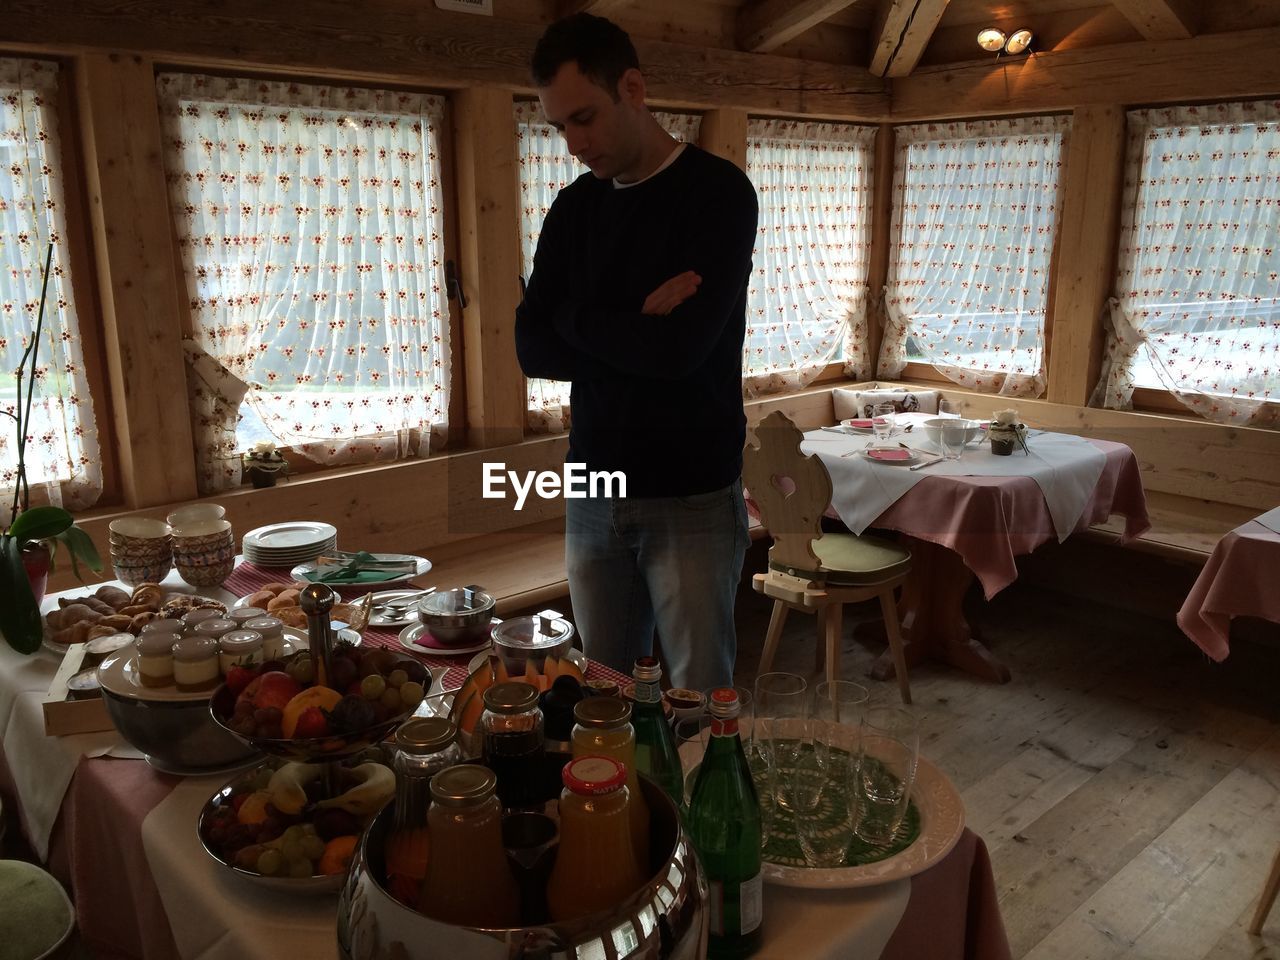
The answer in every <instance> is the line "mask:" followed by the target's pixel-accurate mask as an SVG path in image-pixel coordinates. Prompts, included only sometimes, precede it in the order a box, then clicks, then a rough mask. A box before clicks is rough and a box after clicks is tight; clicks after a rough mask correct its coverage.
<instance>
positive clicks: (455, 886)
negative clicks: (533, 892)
mask: <svg viewBox="0 0 1280 960" xmlns="http://www.w3.org/2000/svg"><path fill="white" fill-rule="evenodd" d="M496 787H497V777H496V776H494V773H493V771H492V770H488V769H486V768H485V767H482V766H479V765H478V764H473V763H463V764H459V765H458V766H455V767H449V768H448V769H446V770H441V771H440V772H439V773H437V774H436V775H435V776H434V777H432V778H431V801H432V803H431V809H430V810H429V811H428V812H427V826H428V828H429V829H430V831H431V855H430V857H428V858H427V879H426V881H425V882H424V883H423V885H422V896H421V897H420V899H419V901H418V911H419V912H420V913H423V914H426V915H427V916H429V917H433V918H435V919H436V920H442V921H444V922H445V923H454V924H460V925H462V926H469V927H515V926H519V924H520V890H519V887H518V886H517V885H516V880H515V877H514V876H512V874H511V868H510V867H509V866H508V865H507V852H506V850H505V849H504V848H503V846H502V804H501V803H499V802H498V798H497V796H495V794H494V790H495V788H496Z"/></svg>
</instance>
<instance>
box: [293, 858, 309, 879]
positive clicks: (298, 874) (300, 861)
mask: <svg viewBox="0 0 1280 960" xmlns="http://www.w3.org/2000/svg"><path fill="white" fill-rule="evenodd" d="M314 870H315V868H314V867H312V866H311V861H310V860H308V859H307V858H306V857H298V858H297V859H294V858H292V857H291V858H290V859H289V876H290V877H292V878H293V879H295V880H301V879H303V878H304V877H309V876H312V874H313V873H314Z"/></svg>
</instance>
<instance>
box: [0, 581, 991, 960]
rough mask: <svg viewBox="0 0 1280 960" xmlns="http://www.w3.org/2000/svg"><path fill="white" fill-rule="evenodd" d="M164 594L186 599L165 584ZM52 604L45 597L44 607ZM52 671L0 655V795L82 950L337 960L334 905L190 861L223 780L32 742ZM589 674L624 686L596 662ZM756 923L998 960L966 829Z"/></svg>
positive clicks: (987, 897) (985, 863)
mask: <svg viewBox="0 0 1280 960" xmlns="http://www.w3.org/2000/svg"><path fill="white" fill-rule="evenodd" d="M281 579H288V571H287V570H284V571H281V570H272V569H266V568H260V567H257V566H255V565H253V564H250V563H246V562H241V563H239V565H238V566H237V568H236V570H235V572H234V573H233V574H232V576H231V578H230V579H229V580H228V581H227V582H226V583H225V584H224V585H223V586H222V587H221V588H217V589H208V588H203V589H201V590H199V591H198V592H199V593H200V594H201V595H204V596H212V597H213V598H215V599H221V600H223V601H224V602H228V603H230V602H233V601H234V600H235V599H236V598H237V597H240V596H244V595H247V594H248V593H251V592H253V591H254V590H256V589H258V588H260V587H261V586H262V585H263V584H266V583H268V582H271V581H273V580H281ZM164 586H165V588H166V590H168V589H173V590H175V591H182V592H187V593H191V592H193V588H191V587H189V586H187V585H186V584H183V583H182V582H181V581H180V580H178V579H177V577H176V575H175V574H171V575H170V577H169V578H168V579H167V580H166V581H165V583H164ZM369 589H371V588H370V586H369V585H363V586H361V587H360V588H359V592H365V591H367V590H369ZM83 592H87V590H85V589H84V588H81V589H78V590H71V591H65V592H64V593H63V594H62V595H76V594H80V593H83ZM341 592H343V593H344V595H347V596H350V594H351V591H348V590H347V589H346V588H343V589H342V590H341ZM56 599H57V595H55V596H54V597H50V598H48V599H47V600H46V609H47V608H48V606H49V605H52V604H53V603H55V602H56ZM363 642H364V643H371V644H377V645H382V646H392V645H398V644H399V643H400V640H399V635H398V633H397V632H396V631H395V630H385V629H378V628H373V627H371V628H368V629H366V631H365V632H364V637H363ZM422 659H423V661H424V663H426V664H427V665H429V666H431V665H437V666H441V665H443V666H448V667H449V671H448V674H447V678H448V679H447V680H446V687H456V686H457V685H458V684H460V683H461V682H462V679H463V678H464V677H465V674H466V666H465V664H466V662H467V660H469V659H470V658H469V657H468V658H461V659H459V658H453V659H452V660H451V659H450V658H447V657H438V656H436V655H434V654H423V655H422ZM58 662H59V658H58V656H57V655H55V654H54V653H52V652H50V651H47V650H45V651H41V652H39V653H36V654H34V655H32V656H28V657H24V656H21V655H19V654H17V653H16V652H15V651H13V650H11V649H9V648H8V647H7V645H0V724H3V727H0V744H2V749H0V793H3V794H4V795H5V798H6V806H8V805H9V804H13V805H15V806H16V807H17V808H18V810H19V813H20V822H21V826H22V828H23V831H24V833H25V834H26V835H27V838H28V840H29V842H30V845H31V847H32V848H33V850H35V851H36V852H37V854H38V855H39V857H40V858H41V859H42V860H43V861H45V862H46V863H47V865H48V867H49V869H50V870H51V872H53V874H54V875H55V876H56V877H58V878H59V879H60V880H61V881H62V882H63V883H64V884H66V885H67V886H68V888H69V889H70V891H71V893H72V895H73V900H74V902H75V906H76V918H77V925H78V928H79V936H80V939H81V940H82V942H83V943H84V944H85V946H86V948H87V949H88V950H89V951H91V952H92V953H93V955H95V956H103V957H120V958H131V960H132V958H145V960H170V958H181V960H196V958H199V960H231V958H236V960H270V958H276V957H290V956H300V957H307V958H309V960H311V958H316V960H325V958H336V957H337V956H338V947H337V941H336V936H335V929H336V926H335V925H336V905H337V896H336V894H332V895H326V896H318V897H317V896H310V897H304V896H297V895H292V894H288V893H281V892H278V891H274V890H267V889H263V888H262V887H260V886H257V885H255V884H253V883H251V882H246V881H245V880H244V879H243V878H240V877H237V876H235V875H234V874H233V872H232V871H230V870H228V869H227V868H226V867H225V866H223V865H221V864H220V863H218V862H216V861H215V860H214V859H213V858H212V857H211V856H209V854H208V853H207V852H206V851H205V850H204V848H203V845H202V843H201V841H200V838H199V836H198V834H197V831H196V822H197V818H198V816H199V813H200V811H201V809H202V808H203V806H204V804H205V803H206V802H207V801H208V799H209V798H210V797H211V796H213V795H214V794H215V793H216V792H217V791H218V790H219V789H220V788H221V787H222V786H223V784H224V783H226V782H227V780H228V779H229V778H230V777H231V775H232V774H231V773H225V772H224V773H211V774H205V775H196V776H187V777H181V776H175V775H172V774H170V773H164V772H161V771H160V770H157V769H155V768H154V767H152V766H151V765H150V764H149V763H148V762H147V761H146V760H145V759H141V758H140V755H139V754H138V753H137V752H136V751H134V750H132V748H131V747H129V746H128V745H127V744H125V743H123V742H122V741H121V740H120V738H119V736H118V735H117V734H115V732H114V731H103V732H99V733H88V734H76V735H71V736H64V737H46V736H44V733H43V728H42V724H41V722H40V704H41V701H42V700H43V698H44V695H45V691H46V690H47V689H48V686H49V683H50V681H51V680H52V678H53V675H54V672H55V671H56V669H57V666H58ZM587 676H588V678H597V677H598V678H602V679H604V678H607V679H613V680H615V681H621V680H625V679H626V678H624V677H622V675H621V674H619V673H617V672H616V671H613V670H610V669H609V668H608V667H605V666H603V665H601V664H596V663H594V662H592V663H589V664H588V672H587ZM764 911H765V917H766V919H765V923H764V930H765V942H764V946H763V948H762V950H761V951H760V953H759V954H757V956H759V957H763V958H769V960H791V958H793V957H796V956H805V957H815V958H831V960H836V958H839V960H875V958H886V960H908V958H917V957H921V956H929V957H936V958H939V960H1007V958H1008V957H1009V947H1008V942H1007V939H1006V936H1005V931H1004V926H1003V923H1002V921H1001V918H1000V911H999V906H998V903H997V898H996V889H995V882H994V878H993V876H992V873H991V864H990V859H989V857H988V856H987V851H986V847H985V845H984V844H983V842H982V840H981V838H980V837H978V836H977V835H976V834H974V833H973V832H972V831H969V830H968V829H965V830H964V831H963V832H962V833H961V834H960V836H959V837H958V839H957V841H956V843H955V845H954V847H952V848H951V849H950V851H949V852H947V853H946V855H945V856H944V857H942V858H941V859H940V860H939V861H938V862H937V863H935V864H933V865H932V866H930V867H929V868H928V869H926V870H924V871H923V872H921V873H917V874H916V875H914V876H910V877H901V878H898V879H896V880H893V881H892V882H888V883H883V884H878V885H875V886H867V887H859V888H853V889H832V890H806V889H795V888H789V887H778V886H773V885H770V886H767V887H766V891H765V897H764Z"/></svg>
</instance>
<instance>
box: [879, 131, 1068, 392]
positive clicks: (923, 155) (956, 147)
mask: <svg viewBox="0 0 1280 960" xmlns="http://www.w3.org/2000/svg"><path fill="white" fill-rule="evenodd" d="M1070 123H1071V120H1070V118H1069V117H1024V118H1020V119H1015V120H987V121H976V122H970V123H931V124H920V125H914V126H905V127H897V128H895V130H894V135H895V139H896V148H895V150H894V174H893V180H894V182H893V200H894V203H893V219H892V222H891V226H890V230H891V235H890V248H889V249H890V253H889V276H888V285H887V287H886V290H885V308H886V311H885V312H886V316H887V325H886V329H885V336H884V341H883V344H882V347H881V352H880V363H879V375H880V376H881V377H883V378H886V379H888V378H896V377H898V376H899V375H900V374H901V373H902V368H903V366H904V365H905V364H906V363H907V362H908V361H916V362H920V363H927V364H932V365H933V366H934V367H935V368H936V369H937V370H938V371H939V372H940V373H942V374H943V375H944V376H946V377H947V378H948V379H949V380H952V381H954V382H955V383H958V384H960V385H961V386H965V387H969V388H971V389H974V390H980V391H983V392H985V393H999V394H1006V395H1012V396H1031V397H1035V396H1040V395H1041V394H1042V393H1043V392H1044V382H1045V374H1044V318H1045V305H1046V299H1047V298H1046V293H1047V288H1048V282H1049V261H1050V257H1051V256H1052V253H1053V243H1054V239H1055V236H1056V234H1057V227H1058V212H1059V206H1058V205H1059V199H1058V198H1059V184H1060V181H1061V174H1062V170H1063V157H1064V153H1065V148H1066V141H1067V136H1068V133H1069V130H1070Z"/></svg>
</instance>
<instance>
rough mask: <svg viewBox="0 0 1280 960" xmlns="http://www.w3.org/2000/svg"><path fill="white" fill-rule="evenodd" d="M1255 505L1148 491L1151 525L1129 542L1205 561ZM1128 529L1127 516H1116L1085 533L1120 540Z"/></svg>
mask: <svg viewBox="0 0 1280 960" xmlns="http://www.w3.org/2000/svg"><path fill="white" fill-rule="evenodd" d="M1262 512H1263V511H1262V510H1259V509H1257V508H1254V507H1241V506H1233V505H1231V504H1224V503H1211V502H1208V501H1203V500H1192V499H1190V498H1188V497H1179V496H1175V495H1172V494H1167V493H1161V492H1159V491H1157V490H1148V491H1147V516H1148V517H1149V518H1150V520H1151V529H1149V530H1148V531H1147V532H1146V533H1144V534H1142V535H1141V536H1140V537H1137V538H1135V539H1134V540H1132V541H1130V542H1129V543H1128V544H1126V545H1125V546H1126V547H1127V548H1128V549H1131V550H1137V551H1140V552H1142V553H1149V554H1153V555H1155V556H1159V557H1165V558H1166V559H1170V560H1178V561H1182V562H1185V563H1192V564H1197V565H1203V564H1204V562H1205V561H1206V560H1208V559H1209V557H1210V555H1211V554H1212V553H1213V550H1214V548H1215V547H1216V546H1217V545H1218V541H1219V540H1221V539H1222V538H1223V537H1224V536H1226V535H1227V534H1228V533H1229V532H1230V531H1232V530H1234V529H1235V528H1236V527H1238V526H1240V524H1242V523H1244V522H1245V521H1247V520H1252V519H1253V518H1254V517H1255V516H1257V515H1258V514H1259V513H1262ZM1123 533H1124V518H1123V517H1112V518H1111V519H1110V520H1108V521H1107V522H1106V523H1099V524H1095V525H1094V526H1093V527H1091V528H1090V529H1089V530H1088V532H1086V533H1084V534H1083V536H1084V537H1086V538H1088V539H1091V540H1094V541H1096V542H1100V543H1118V542H1119V539H1120V536H1121V534H1123Z"/></svg>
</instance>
